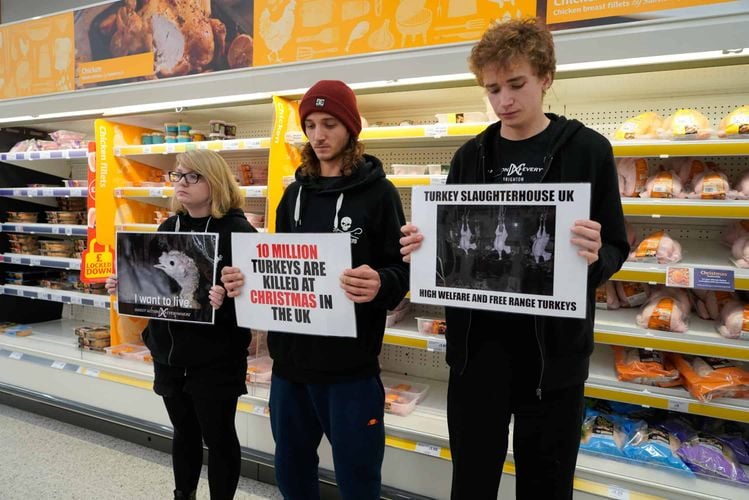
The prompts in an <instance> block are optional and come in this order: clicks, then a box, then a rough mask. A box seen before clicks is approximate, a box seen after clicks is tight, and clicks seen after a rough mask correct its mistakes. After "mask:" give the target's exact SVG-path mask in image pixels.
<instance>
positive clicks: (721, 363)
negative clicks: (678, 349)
mask: <svg viewBox="0 0 749 500" xmlns="http://www.w3.org/2000/svg"><path fill="white" fill-rule="evenodd" d="M669 358H670V359H671V360H672V362H673V363H674V366H676V368H677V369H678V370H679V373H681V375H682V377H683V378H684V386H685V387H686V388H687V390H689V392H690V393H691V394H692V396H694V397H696V398H697V399H699V400H700V401H710V400H712V399H713V398H748V397H749V372H747V371H746V370H745V369H744V368H743V367H742V366H741V365H740V364H739V362H737V361H731V360H727V359H718V358H708V357H701V356H689V355H686V354H683V355H682V354H676V353H669Z"/></svg>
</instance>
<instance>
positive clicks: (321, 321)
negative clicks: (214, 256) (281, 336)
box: [231, 233, 356, 337]
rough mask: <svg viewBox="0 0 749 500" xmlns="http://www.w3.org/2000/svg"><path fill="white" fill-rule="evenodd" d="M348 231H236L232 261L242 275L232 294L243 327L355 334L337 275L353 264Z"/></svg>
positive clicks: (350, 308)
mask: <svg viewBox="0 0 749 500" xmlns="http://www.w3.org/2000/svg"><path fill="white" fill-rule="evenodd" d="M351 238H352V236H351V234H349V233H326V234H313V233H294V234H268V233H235V234H233V235H232V241H231V245H232V260H233V262H232V263H233V265H234V266H236V267H239V268H240V269H241V270H242V273H243V274H244V283H245V284H244V287H243V288H242V291H241V294H240V295H239V296H238V297H237V298H236V299H235V300H236V302H235V304H236V310H237V324H238V325H239V326H242V327H245V328H255V329H257V330H270V331H276V332H289V333H302V334H308V335H323V336H331V337H356V314H355V312H354V303H353V302H351V301H350V300H349V299H348V298H347V297H346V295H345V293H344V292H343V289H342V288H341V285H340V277H341V275H342V274H343V271H344V270H345V269H347V268H350V267H351V250H350V248H351Z"/></svg>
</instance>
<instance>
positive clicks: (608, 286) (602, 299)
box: [596, 281, 620, 310]
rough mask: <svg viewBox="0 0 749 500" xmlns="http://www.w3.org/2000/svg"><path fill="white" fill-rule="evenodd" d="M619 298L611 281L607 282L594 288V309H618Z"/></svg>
mask: <svg viewBox="0 0 749 500" xmlns="http://www.w3.org/2000/svg"><path fill="white" fill-rule="evenodd" d="M619 307H620V305H619V297H618V296H617V295H616V288H615V287H614V282H613V281H607V282H606V283H604V284H603V285H601V286H599V287H598V288H596V309H610V310H614V309H619Z"/></svg>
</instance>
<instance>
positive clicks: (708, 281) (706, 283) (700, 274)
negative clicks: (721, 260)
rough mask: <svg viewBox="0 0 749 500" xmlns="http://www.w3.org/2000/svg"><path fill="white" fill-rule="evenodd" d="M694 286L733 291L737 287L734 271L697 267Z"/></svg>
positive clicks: (704, 288)
mask: <svg viewBox="0 0 749 500" xmlns="http://www.w3.org/2000/svg"><path fill="white" fill-rule="evenodd" d="M694 287H695V288H701V289H703V290H723V291H727V292H733V291H734V288H735V282H734V277H733V271H729V270H727V269H708V268H704V267H695V268H694Z"/></svg>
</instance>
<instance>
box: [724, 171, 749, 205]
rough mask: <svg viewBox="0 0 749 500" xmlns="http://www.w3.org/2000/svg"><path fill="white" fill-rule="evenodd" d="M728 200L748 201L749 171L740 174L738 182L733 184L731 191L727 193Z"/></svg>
mask: <svg viewBox="0 0 749 500" xmlns="http://www.w3.org/2000/svg"><path fill="white" fill-rule="evenodd" d="M728 198H730V199H732V200H749V170H746V171H744V173H743V174H741V177H739V180H738V181H736V184H734V186H733V189H732V190H731V191H730V192H729V193H728Z"/></svg>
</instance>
